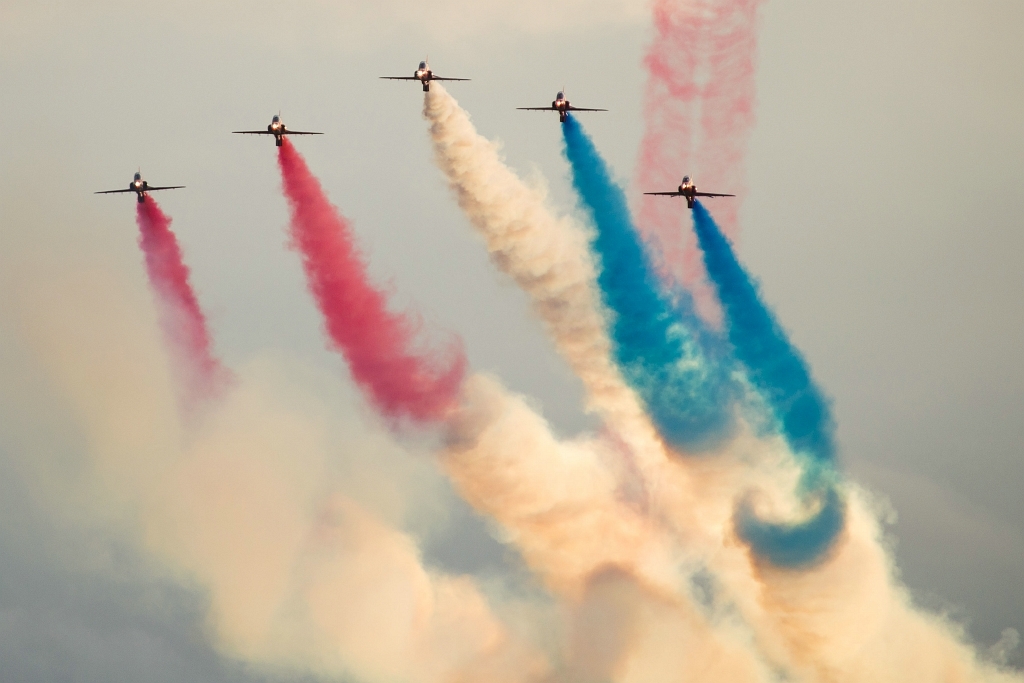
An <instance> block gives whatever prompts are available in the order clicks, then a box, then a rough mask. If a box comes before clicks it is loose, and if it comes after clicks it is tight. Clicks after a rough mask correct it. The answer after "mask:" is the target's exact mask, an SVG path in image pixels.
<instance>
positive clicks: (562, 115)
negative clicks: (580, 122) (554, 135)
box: [516, 88, 608, 123]
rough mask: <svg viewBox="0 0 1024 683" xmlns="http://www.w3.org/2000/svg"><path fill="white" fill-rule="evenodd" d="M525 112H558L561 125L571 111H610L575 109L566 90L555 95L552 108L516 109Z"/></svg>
mask: <svg viewBox="0 0 1024 683" xmlns="http://www.w3.org/2000/svg"><path fill="white" fill-rule="evenodd" d="M516 109H520V110H523V111H557V112H558V120H559V122H560V123H565V121H566V119H568V118H569V112H571V111H608V110H607V109H586V108H584V107H574V106H572V105H571V104H569V100H567V99H565V89H564V88H563V89H562V90H559V91H558V94H557V95H555V101H554V102H552V103H551V106H550V107H516Z"/></svg>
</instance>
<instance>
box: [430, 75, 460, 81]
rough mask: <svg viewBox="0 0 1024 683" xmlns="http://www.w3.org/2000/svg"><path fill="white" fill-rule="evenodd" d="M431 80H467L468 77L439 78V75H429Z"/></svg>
mask: <svg viewBox="0 0 1024 683" xmlns="http://www.w3.org/2000/svg"><path fill="white" fill-rule="evenodd" d="M430 80H432V81H468V80H470V79H469V78H441V77H440V76H431V77H430Z"/></svg>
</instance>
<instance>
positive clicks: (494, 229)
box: [423, 83, 665, 468]
mask: <svg viewBox="0 0 1024 683" xmlns="http://www.w3.org/2000/svg"><path fill="white" fill-rule="evenodd" d="M423 115H424V117H425V118H426V119H427V121H428V122H429V123H430V138H431V142H432V143H433V146H434V157H435V160H436V163H437V165H438V167H439V168H440V169H441V171H442V172H443V173H444V175H445V177H446V179H447V180H448V183H449V185H450V186H451V188H452V190H453V191H454V193H455V195H456V197H457V198H458V202H459V206H460V207H461V208H462V210H463V211H464V212H465V214H466V216H467V217H468V218H469V220H470V221H471V222H472V224H473V226H474V227H475V228H476V229H477V231H478V232H479V234H480V235H481V236H482V237H483V238H484V240H485V243H486V245H487V249H488V251H489V252H490V254H491V259H492V260H493V262H494V263H495V265H496V266H497V267H498V268H499V269H501V270H502V271H503V272H504V273H506V274H508V275H509V276H510V277H511V278H512V279H513V280H515V282H516V284H518V285H519V287H521V288H522V289H523V291H524V292H526V294H527V295H528V296H529V297H530V300H531V303H532V304H533V309H534V311H535V312H536V314H537V316H538V317H539V318H540V319H541V321H543V323H544V325H545V327H546V328H547V330H548V332H549V334H550V335H551V336H552V338H553V339H554V342H555V344H556V346H557V348H558V350H559V352H560V353H561V354H562V356H563V357H564V358H565V359H566V360H567V361H568V362H569V365H570V366H571V367H572V369H573V371H574V372H575V373H576V375H577V376H578V377H579V378H580V379H581V380H582V381H583V384H584V386H585V387H586V390H587V395H588V408H589V409H591V410H595V411H597V412H598V413H599V414H601V416H602V417H603V418H604V419H605V421H606V422H607V424H608V425H609V427H610V428H611V429H612V430H614V431H615V432H616V433H617V434H618V435H619V436H620V437H621V438H622V439H623V441H624V442H625V445H626V447H627V449H628V450H629V451H630V452H631V455H632V456H633V457H635V458H637V460H638V463H639V465H640V467H641V468H649V467H657V466H658V464H659V463H661V462H664V460H665V452H664V447H663V444H662V443H661V441H660V439H659V438H658V436H657V434H656V433H655V431H654V428H653V427H652V425H651V424H650V420H649V419H648V418H647V416H646V414H645V413H644V411H643V408H642V407H641V406H640V403H639V401H638V399H637V396H636V394H635V393H634V392H633V391H632V389H630V388H629V386H628V385H627V384H626V383H625V381H624V379H623V377H622V375H621V374H620V372H619V370H618V368H617V367H616V366H615V363H614V362H613V361H612V357H611V342H610V341H609V339H608V335H607V333H606V331H605V323H604V315H603V311H602V308H601V303H600V299H599V295H598V293H597V291H596V287H595V279H596V276H595V271H594V264H593V261H592V260H591V253H590V250H589V248H588V247H587V237H586V234H585V233H584V231H583V229H582V228H581V226H579V225H578V224H577V223H575V222H574V221H572V220H570V219H569V218H567V217H558V216H555V215H554V214H553V212H552V211H551V210H550V209H549V208H548V207H547V204H546V200H545V196H544V194H543V192H542V191H541V190H539V189H534V188H530V187H527V186H526V184H524V183H523V181H522V180H520V179H519V178H518V177H517V176H516V175H515V173H513V172H512V171H511V170H510V169H509V168H508V167H507V166H506V165H505V164H504V162H503V161H502V158H501V156H500V154H499V151H498V149H497V147H496V146H495V145H494V144H493V143H491V142H490V141H488V140H487V139H486V138H484V137H482V136H481V135H479V134H478V133H477V132H476V129H475V128H474V127H473V124H472V122H471V121H470V119H469V115H468V114H467V113H466V112H465V110H463V109H462V108H461V107H459V105H458V103H457V102H456V101H455V100H454V99H453V98H452V97H451V95H449V94H448V93H447V92H446V91H445V89H444V88H442V87H441V86H440V85H439V84H436V83H435V84H434V85H433V86H432V87H431V89H430V92H428V93H427V94H426V95H425V96H424V104H423Z"/></svg>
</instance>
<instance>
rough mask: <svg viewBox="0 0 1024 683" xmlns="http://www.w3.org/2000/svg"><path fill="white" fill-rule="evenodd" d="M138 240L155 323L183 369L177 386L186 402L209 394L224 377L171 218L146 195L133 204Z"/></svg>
mask: <svg viewBox="0 0 1024 683" xmlns="http://www.w3.org/2000/svg"><path fill="white" fill-rule="evenodd" d="M136 221H137V222H138V224H139V246H140V247H141V248H142V252H143V253H144V254H145V256H146V272H147V273H148V274H149V282H150V284H151V285H152V287H153V290H154V291H155V292H156V294H157V298H158V302H159V306H160V318H161V321H160V322H161V325H162V326H163V328H164V334H165V335H166V337H167V339H168V340H169V341H170V346H171V348H172V350H173V351H174V352H175V353H176V354H177V355H179V356H180V360H181V364H182V368H183V369H184V372H185V375H186V376H185V381H184V383H183V384H184V386H183V390H184V392H185V402H186V406H187V407H190V408H191V407H194V406H195V404H196V402H197V401H200V400H202V399H206V398H212V397H213V396H215V395H216V393H217V392H218V391H219V390H220V389H222V388H223V387H224V385H225V384H226V383H227V382H228V381H229V379H230V373H229V372H228V371H227V369H225V368H224V366H223V365H221V362H220V360H218V359H217V358H216V356H214V354H213V342H212V341H211V339H210V331H209V329H208V328H207V326H206V317H205V316H204V315H203V311H202V309H201V308H200V307H199V300H198V299H197V298H196V294H195V292H194V291H193V289H192V285H191V284H190V283H189V270H188V266H186V265H185V260H184V259H183V258H182V255H181V247H179V246H178V240H177V238H176V237H175V236H174V233H173V232H172V231H171V219H170V218H169V217H168V216H167V215H166V214H164V212H163V211H161V210H160V206H159V205H158V204H157V203H156V201H154V200H153V198H152V197H147V198H146V201H145V202H142V203H140V204H138V212H137V214H136Z"/></svg>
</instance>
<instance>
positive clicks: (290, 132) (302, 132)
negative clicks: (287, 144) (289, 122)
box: [281, 129, 323, 135]
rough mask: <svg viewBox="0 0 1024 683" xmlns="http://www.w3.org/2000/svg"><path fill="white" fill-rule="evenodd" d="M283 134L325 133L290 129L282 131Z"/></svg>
mask: <svg viewBox="0 0 1024 683" xmlns="http://www.w3.org/2000/svg"><path fill="white" fill-rule="evenodd" d="M281 135H323V133H311V132H309V131H308V130H288V129H285V130H283V131H281Z"/></svg>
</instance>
